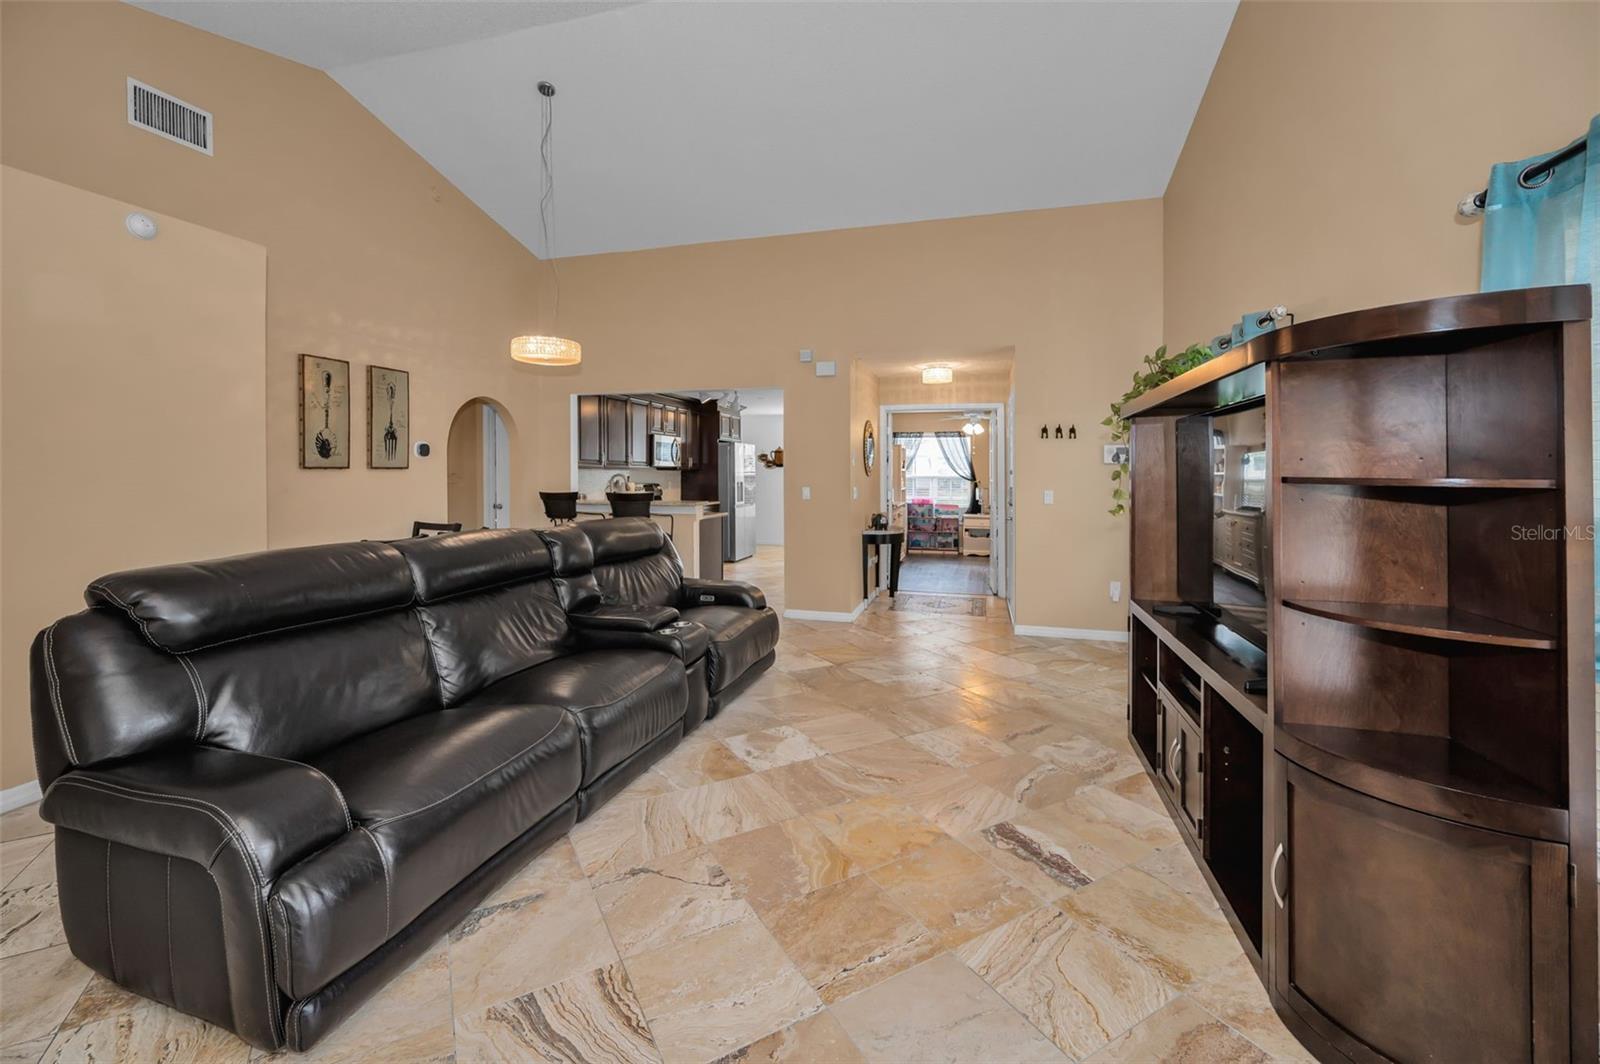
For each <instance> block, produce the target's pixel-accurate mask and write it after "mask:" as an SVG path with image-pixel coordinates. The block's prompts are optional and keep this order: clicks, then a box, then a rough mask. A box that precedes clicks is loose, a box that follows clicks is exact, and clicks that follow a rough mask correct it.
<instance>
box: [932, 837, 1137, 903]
mask: <svg viewBox="0 0 1600 1064" xmlns="http://www.w3.org/2000/svg"><path fill="white" fill-rule="evenodd" d="M960 841H961V843H962V845H964V846H966V847H967V848H968V849H970V850H972V851H973V852H974V853H976V854H977V855H978V856H980V857H982V858H983V859H984V860H986V861H988V862H989V863H990V864H992V865H994V866H995V867H996V868H998V869H999V870H1000V871H1001V872H1003V873H1005V874H1006V875H1007V876H1009V877H1010V878H1012V879H1014V880H1016V881H1017V882H1018V883H1021V884H1022V885H1023V886H1025V887H1027V888H1028V889H1029V890H1030V891H1032V892H1033V893H1034V894H1035V895H1037V896H1038V897H1039V898H1040V899H1042V900H1044V901H1054V900H1055V899H1056V898H1059V897H1061V896H1062V895H1063V894H1066V893H1068V892H1069V891H1073V890H1077V889H1078V888H1079V887H1086V886H1088V885H1089V884H1090V883H1092V882H1094V871H1091V869H1093V870H1096V871H1098V872H1099V873H1100V874H1102V875H1106V874H1109V873H1110V872H1113V871H1115V870H1116V869H1117V868H1118V867H1120V862H1118V861H1116V860H1115V859H1112V858H1109V857H1107V856H1106V855H1105V854H1102V853H1099V852H1098V851H1096V850H1095V849H1094V848H1093V847H1090V846H1087V845H1080V844H1077V843H1074V842H1070V841H1068V842H1063V841H1060V840H1059V839H1058V838H1055V837H1052V836H1051V835H1050V834H1048V833H1046V832H1044V831H1041V830H1039V829H1038V828H1035V827H1033V826H1031V825H1029V824H1027V822H1026V821H1022V820H1016V821H1001V822H1000V823H998V824H991V825H990V826H989V827H986V828H983V829H982V830H980V831H974V832H968V833H966V834H964V835H962V836H961V837H960Z"/></svg>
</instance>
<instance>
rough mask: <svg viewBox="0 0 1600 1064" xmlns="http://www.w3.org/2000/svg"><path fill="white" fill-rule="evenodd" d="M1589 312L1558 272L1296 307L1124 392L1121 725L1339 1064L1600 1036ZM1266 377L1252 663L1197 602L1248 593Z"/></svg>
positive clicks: (1508, 1051) (1219, 888) (1243, 931)
mask: <svg viewBox="0 0 1600 1064" xmlns="http://www.w3.org/2000/svg"><path fill="white" fill-rule="evenodd" d="M1590 311H1591V306H1590V293H1589V291H1588V289H1587V288H1585V287H1583V286H1564V287H1557V288H1541V289H1527V290H1524V291H1516V292H1495V293H1481V294H1477V295H1470V296H1461V297H1456V298H1451V299H1441V300H1430V301H1425V302H1420V303H1410V304H1404V305H1401V306H1395V307H1384V308H1379V309H1376V310H1372V311H1362V312H1356V313H1353V314H1345V315H1340V316H1338V317H1334V318H1327V319H1323V320H1321V321H1313V322H1305V323H1300V324H1296V325H1294V326H1291V327H1289V328H1287V329H1284V330H1280V331H1277V332H1273V333H1268V334H1265V335H1263V336H1260V337H1257V338H1256V339H1254V340H1252V341H1250V342H1249V343H1248V344H1245V345H1243V346H1242V347H1240V348H1236V349H1234V350H1233V351H1230V352H1228V353H1226V354H1224V355H1223V356H1220V357H1219V358H1216V359H1213V360H1211V361H1210V362H1207V363H1205V364H1203V365H1202V366H1201V367H1199V368H1197V369H1195V370H1191V371H1190V372H1189V373H1187V374H1184V375H1183V376H1181V377H1178V378H1176V379H1175V380H1173V381H1170V382H1168V383H1167V384H1164V385H1162V386H1161V387H1159V388H1157V389H1153V390H1152V391H1151V392H1148V393H1146V394H1145V395H1143V396H1141V397H1140V398H1139V399H1137V400H1135V401H1134V402H1132V403H1130V404H1129V405H1128V406H1127V407H1126V408H1125V410H1124V414H1125V416H1128V417H1129V418H1130V419H1131V423H1132V432H1131V439H1132V455H1131V468H1132V480H1131V487H1130V495H1131V501H1130V511H1131V515H1130V525H1131V531H1130V535H1131V552H1130V553H1131V558H1132V567H1131V574H1130V586H1131V590H1132V600H1133V608H1132V611H1131V612H1132V617H1131V618H1130V628H1131V630H1132V631H1131V639H1130V641H1131V644H1132V653H1131V661H1130V670H1131V671H1132V672H1137V673H1138V675H1137V676H1134V675H1130V681H1131V682H1130V684H1129V691H1130V694H1129V702H1130V704H1129V737H1130V740H1131V741H1132V744H1133V746H1134V748H1135V750H1136V751H1137V752H1138V755H1139V758H1140V760H1141V761H1142V763H1143V764H1144V766H1145V768H1146V770H1147V771H1148V772H1149V774H1150V776H1151V777H1152V779H1153V780H1154V782H1155V784H1156V789H1157V792H1158V793H1159V794H1160V795H1161V797H1162V800H1163V802H1164V803H1165V804H1166V806H1167V808H1168V810H1169V812H1170V813H1171V815H1172V818H1173V820H1174V822H1175V823H1176V824H1177V825H1178V826H1179V827H1180V828H1181V829H1182V830H1181V831H1180V835H1181V836H1182V837H1183V838H1184V839H1185V841H1186V842H1187V843H1188V845H1189V846H1190V849H1191V851H1192V852H1193V853H1194V855H1195V858H1196V860H1197V861H1198V862H1199V864H1200V865H1201V867H1202V869H1203V870H1204V872H1205V877H1206V880H1207V882H1208V883H1209V884H1210V885H1211V887H1212V889H1213V892H1214V893H1215V894H1216V895H1217V898H1218V901H1219V903H1220V904H1221V905H1222V907H1223V909H1224V911H1225V912H1226V913H1227V915H1228V917H1229V919H1230V921H1231V922H1232V923H1233V926H1234V929H1235V931H1236V932H1237V933H1238V934H1239V937H1240V940H1241V942H1242V943H1244V944H1245V946H1246V948H1247V949H1248V950H1249V951H1250V955H1251V958H1252V960H1254V961H1256V963H1257V967H1258V970H1259V971H1260V974H1261V977H1262V981H1263V983H1264V984H1265V985H1266V987H1267V989H1268V992H1269V995H1270V997H1271V999H1272V1002H1273V1006H1274V1008H1275V1009H1276V1010H1277V1012H1278V1013H1279V1015H1280V1016H1281V1017H1282V1018H1283V1020H1284V1022H1285V1023H1286V1024H1287V1025H1288V1026H1289V1028H1290V1029H1291V1030H1292V1031H1293V1032H1294V1033H1295V1034H1296V1036H1297V1037H1299V1038H1300V1039H1301V1041H1302V1042H1303V1043H1304V1044H1305V1045H1306V1047H1307V1048H1308V1049H1309V1050H1310V1051H1311V1052H1312V1053H1313V1055H1315V1056H1316V1057H1317V1058H1318V1059H1319V1060H1322V1061H1325V1062H1328V1064H1333V1062H1339V1064H1347V1062H1348V1061H1351V1060H1360V1061H1386V1060H1387V1061H1412V1060H1446V1059H1451V1060H1466V1059H1484V1060H1488V1059H1492V1060H1497V1061H1501V1060H1504V1061H1517V1060H1520V1061H1528V1062H1530V1064H1540V1062H1547V1061H1549V1062H1570V1061H1575V1060H1595V1059H1597V1057H1600V1038H1597V1032H1600V970H1597V969H1600V958H1597V955H1596V951H1595V949H1594V942H1595V939H1596V834H1597V832H1596V810H1595V806H1596V801H1595V796H1596V788H1595V760H1596V750H1595V739H1594V736H1595V709H1594V697H1595V686H1594V683H1593V671H1592V670H1593V667H1594V665H1593V662H1594V660H1595V659H1594V637H1595V631H1594V625H1593V623H1592V621H1593V617H1592V614H1593V609H1592V607H1593V585H1592V580H1593V572H1594V546H1593V543H1592V541H1591V540H1590V539H1589V538H1588V537H1585V536H1581V535H1571V534H1570V530H1571V529H1572V528H1574V527H1583V526H1586V525H1588V524H1590V523H1591V522H1592V520H1593V515H1592V513H1591V499H1590V492H1589V488H1590V485H1591V484H1592V482H1593V480H1592V477H1593V469H1592V459H1591V441H1590V432H1591V414H1590V410H1591V395H1590V348H1589V326H1588V320H1589V315H1590ZM1246 371H1249V372H1250V373H1251V377H1250V379H1249V382H1248V383H1247V382H1246V380H1245V378H1242V377H1238V376H1236V375H1237V374H1241V373H1244V372H1246ZM1262 381H1264V387H1262V386H1260V382H1262ZM1263 393H1264V399H1262V400H1256V401H1260V402H1263V403H1264V406H1265V423H1266V445H1265V451H1266V456H1267V463H1266V464H1267V471H1266V472H1267V484H1266V495H1265V500H1264V505H1262V507H1261V527H1262V529H1263V530H1264V532H1265V535H1264V537H1263V538H1264V544H1263V546H1264V550H1263V551H1262V553H1261V572H1260V576H1261V585H1262V588H1263V591H1264V593H1265V598H1266V615H1267V616H1266V620H1265V628H1266V631H1267V636H1268V640H1267V642H1268V645H1267V647H1266V652H1265V654H1264V655H1262V658H1263V660H1262V661H1261V662H1256V663H1254V664H1250V663H1247V662H1244V661H1241V660H1240V659H1239V658H1238V656H1237V652H1238V648H1237V646H1236V645H1233V646H1230V645H1226V644H1225V643H1224V641H1223V640H1222V638H1221V636H1220V635H1216V634H1212V635H1210V636H1208V628H1207V624H1206V622H1204V621H1203V620H1200V619H1198V618H1201V617H1204V616H1205V613H1204V611H1200V612H1197V611H1195V610H1194V609H1193V608H1189V609H1187V610H1186V609H1185V607H1183V606H1182V605H1181V604H1182V603H1197V602H1198V603H1202V604H1205V603H1208V602H1209V600H1208V598H1207V596H1208V595H1209V594H1216V595H1217V596H1218V598H1217V601H1218V603H1219V604H1221V605H1222V607H1223V611H1224V612H1223V614H1222V616H1224V617H1226V616H1227V613H1226V611H1227V610H1228V609H1229V605H1228V603H1224V602H1223V600H1222V598H1221V594H1222V592H1221V591H1214V590H1213V589H1214V588H1216V587H1218V586H1221V587H1223V588H1224V589H1228V588H1229V585H1228V583H1227V581H1226V580H1223V581H1222V584H1221V585H1218V584H1217V583H1216V577H1215V574H1214V569H1216V567H1217V563H1216V562H1215V561H1214V557H1213V555H1214V548H1211V544H1212V529H1211V525H1212V522H1213V519H1214V515H1215V513H1216V509H1215V507H1216V506H1217V505H1219V503H1218V502H1217V501H1216V500H1215V499H1214V498H1213V495H1214V492H1213V490H1212V489H1213V480H1212V474H1213V473H1214V470H1213V469H1212V468H1211V466H1210V464H1209V459H1210V457H1211V454H1210V451H1211V447H1210V444H1211V443H1212V441H1213V439H1214V435H1213V433H1214V432H1215V431H1218V430H1219V429H1220V430H1221V431H1228V424H1227V423H1226V422H1223V423H1221V424H1218V423H1216V422H1213V420H1212V416H1213V413H1216V414H1218V416H1219V418H1220V417H1221V416H1224V414H1225V413H1226V414H1236V413H1237V412H1238V411H1240V410H1242V409H1245V406H1244V404H1246V403H1249V402H1251V401H1252V400H1250V399H1249V398H1248V397H1249V396H1252V395H1262V394H1263ZM1241 397H1245V398H1242V399H1241ZM1251 442H1252V443H1254V442H1255V441H1254V440H1252V441H1251ZM1230 593H1235V594H1236V593H1237V591H1236V590H1231V591H1230ZM1230 601H1231V600H1230ZM1246 605H1248V603H1246ZM1213 612H1215V611H1214V609H1213ZM1185 618H1189V619H1185ZM1249 623H1250V624H1251V625H1259V624H1260V623H1261V622H1259V621H1256V620H1252V621H1250V622H1249ZM1215 627H1217V626H1216V625H1215V624H1213V625H1212V628H1215ZM1236 641H1237V640H1236V638H1235V642H1236ZM1230 659H1231V660H1230ZM1263 673H1264V674H1265V675H1266V677H1267V679H1268V681H1269V684H1268V686H1269V689H1270V695H1269V696H1268V697H1267V698H1263V697H1262V695H1261V693H1260V689H1259V686H1258V685H1259V684H1260V679H1261V676H1262V674H1263ZM1196 681H1198V683H1197V684H1195V682H1196ZM1191 685H1194V686H1191ZM1246 688H1248V693H1247V692H1246ZM1196 710H1198V712H1196Z"/></svg>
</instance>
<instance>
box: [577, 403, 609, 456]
mask: <svg viewBox="0 0 1600 1064" xmlns="http://www.w3.org/2000/svg"><path fill="white" fill-rule="evenodd" d="M604 461H605V428H604V425H603V415H602V413H601V403H600V396H598V395H580V396H578V464H579V465H585V466H597V465H600V464H601V463H603V462H604Z"/></svg>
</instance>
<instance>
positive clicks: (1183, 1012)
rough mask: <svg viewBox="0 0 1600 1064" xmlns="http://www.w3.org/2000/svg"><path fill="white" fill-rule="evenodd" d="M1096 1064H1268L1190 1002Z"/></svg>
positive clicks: (1181, 1001)
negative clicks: (1174, 1063)
mask: <svg viewBox="0 0 1600 1064" xmlns="http://www.w3.org/2000/svg"><path fill="white" fill-rule="evenodd" d="M1088 1059H1089V1060H1090V1061H1092V1062H1093V1064H1148V1062H1149V1061H1152V1060H1181V1061H1192V1062H1193V1064H1268V1061H1269V1060H1270V1058H1269V1057H1268V1056H1267V1055H1266V1054H1265V1053H1263V1052H1261V1050H1259V1049H1257V1048H1256V1047H1255V1046H1253V1045H1251V1044H1250V1043H1249V1042H1247V1041H1245V1040H1244V1039H1243V1038H1242V1037H1240V1036H1239V1035H1238V1034H1236V1033H1234V1032H1233V1031H1231V1030H1229V1029H1228V1027H1227V1025H1226V1024H1224V1023H1222V1022H1221V1021H1219V1020H1217V1019H1216V1018H1215V1017H1213V1016H1211V1015H1210V1014H1209V1013H1207V1012H1206V1011H1205V1010H1204V1009H1202V1008H1201V1007H1200V1006H1198V1005H1196V1004H1195V1003H1194V1002H1192V1001H1190V1000H1189V999H1188V998H1178V999H1177V1000H1175V1001H1173V1002H1172V1003H1171V1004H1170V1005H1168V1006H1166V1007H1165V1008H1163V1009H1162V1010H1161V1011H1159V1012H1157V1013H1156V1014H1155V1015H1153V1016H1151V1017H1150V1018H1149V1019H1147V1020H1145V1021H1144V1022H1143V1023H1141V1024H1139V1025H1138V1026H1137V1027H1135V1028H1133V1029H1132V1030H1131V1031H1129V1032H1128V1033H1126V1034H1124V1035H1123V1036H1122V1037H1120V1038H1118V1039H1117V1040H1116V1041H1114V1042H1112V1043H1111V1044H1110V1045H1108V1046H1106V1048H1104V1049H1102V1050H1101V1051H1100V1052H1098V1053H1096V1054H1095V1055H1094V1056H1092V1057H1090V1058H1088Z"/></svg>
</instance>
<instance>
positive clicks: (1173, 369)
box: [1100, 344, 1211, 517]
mask: <svg viewBox="0 0 1600 1064" xmlns="http://www.w3.org/2000/svg"><path fill="white" fill-rule="evenodd" d="M1210 357H1211V349H1210V348H1209V347H1206V346H1204V345H1203V344H1190V345H1189V346H1188V348H1187V349H1185V350H1184V351H1181V352H1179V353H1178V354H1176V355H1169V354H1167V345H1166V344H1162V345H1161V346H1160V347H1158V348H1156V353H1155V354H1153V355H1146V356H1144V366H1143V367H1142V368H1141V369H1137V370H1135V371H1134V373H1133V387H1132V388H1130V389H1128V390H1127V391H1126V392H1124V393H1123V396H1122V398H1121V399H1118V400H1117V401H1116V402H1114V403H1112V404H1111V416H1110V417H1107V418H1105V419H1103V420H1102V421H1101V422H1100V424H1102V425H1104V426H1106V427H1107V428H1109V429H1110V430H1111V442H1112V443H1114V444H1117V445H1119V446H1126V445H1127V443H1128V438H1129V432H1130V429H1129V425H1128V421H1127V419H1126V418H1124V417H1123V416H1122V408H1123V407H1125V406H1127V405H1128V404H1129V403H1130V402H1132V401H1133V400H1134V399H1136V398H1138V397H1139V396H1141V395H1143V394H1144V393H1145V392H1148V391H1149V390H1150V389H1152V388H1155V387H1157V386H1159V385H1162V384H1165V383H1167V382H1168V381H1170V380H1171V379H1172V378H1174V377H1176V376H1178V375H1179V374H1181V373H1187V372H1188V371H1189V370H1191V369H1194V368H1195V367H1196V366H1198V365H1199V364H1200V363H1202V362H1204V361H1206V360H1207V359H1209V358H1210ZM1128 472H1129V470H1128V463H1126V462H1122V463H1120V464H1118V465H1116V466H1113V467H1112V469H1111V504H1112V505H1111V509H1110V511H1109V512H1110V513H1111V515H1112V516H1113V517H1115V516H1117V515H1119V514H1124V513H1127V511H1128Z"/></svg>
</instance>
